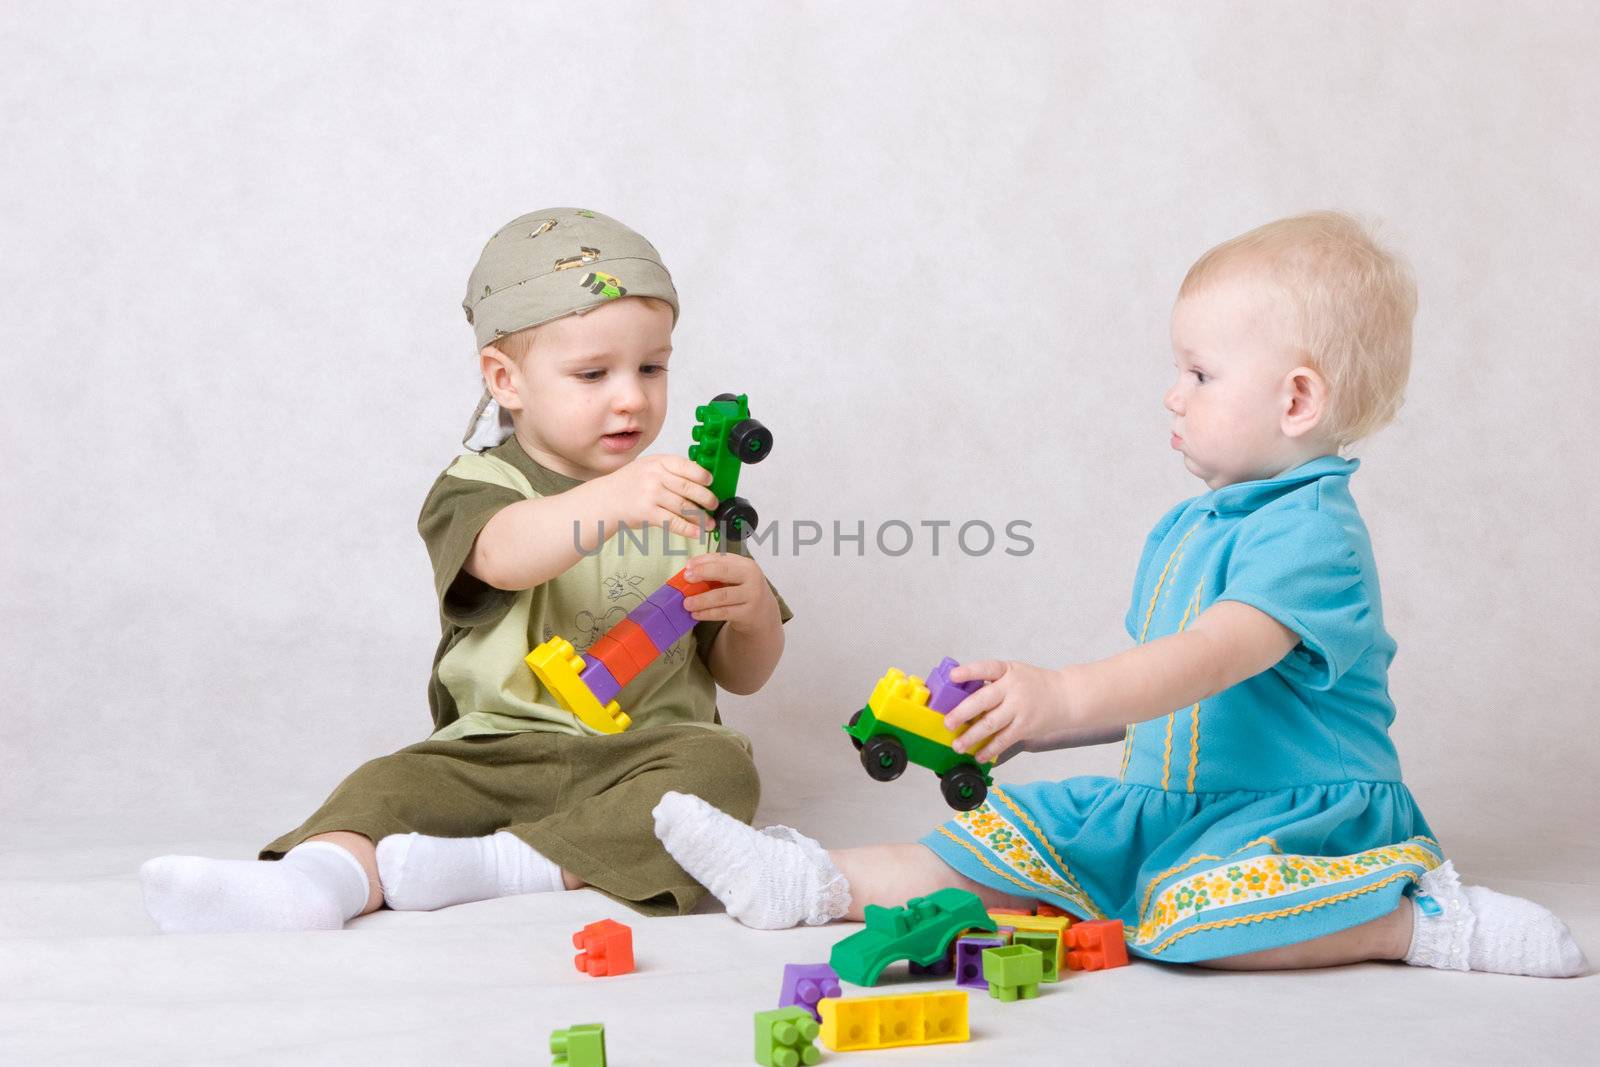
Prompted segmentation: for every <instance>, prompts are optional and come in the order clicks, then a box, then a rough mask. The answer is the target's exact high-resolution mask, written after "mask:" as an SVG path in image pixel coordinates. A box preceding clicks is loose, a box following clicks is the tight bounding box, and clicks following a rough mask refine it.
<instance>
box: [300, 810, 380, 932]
mask: <svg viewBox="0 0 1600 1067" xmlns="http://www.w3.org/2000/svg"><path fill="white" fill-rule="evenodd" d="M306 840H307V841H326V842H328V843H329V844H331V845H338V846H339V847H340V848H342V849H344V850H345V851H346V852H348V853H350V855H352V856H354V857H355V858H356V862H358V863H360V864H361V869H362V870H364V871H366V872H367V903H366V905H365V906H364V907H362V909H361V914H362V915H368V914H371V913H372V912H375V911H377V910H378V909H379V908H381V907H383V884H382V882H381V881H380V880H379V878H378V849H377V846H376V845H374V844H373V842H372V838H370V837H367V836H366V835H365V834H356V833H351V832H350V831H349V830H330V831H329V832H327V833H325V834H317V835H316V836H315V837H308V838H306Z"/></svg>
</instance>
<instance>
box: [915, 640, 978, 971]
mask: <svg viewBox="0 0 1600 1067" xmlns="http://www.w3.org/2000/svg"><path fill="white" fill-rule="evenodd" d="M959 666H961V665H960V664H959V663H957V662H956V661H955V660H953V659H951V658H950V657H949V656H946V657H945V658H944V659H942V660H940V661H939V665H938V666H937V667H935V668H934V669H933V670H931V671H929V672H928V678H927V683H926V684H927V686H928V707H929V708H930V709H932V710H933V711H937V712H941V713H942V712H946V711H949V710H950V709H951V708H953V707H955V706H956V705H957V704H959V703H961V702H962V701H963V700H965V699H967V697H968V695H970V694H972V693H976V692H977V691H978V687H979V686H981V685H982V684H983V683H982V682H980V681H978V680H976V679H974V680H972V681H970V682H961V683H960V684H957V683H955V682H952V681H951V680H950V669H951V668H952V667H959ZM986 988H987V987H986Z"/></svg>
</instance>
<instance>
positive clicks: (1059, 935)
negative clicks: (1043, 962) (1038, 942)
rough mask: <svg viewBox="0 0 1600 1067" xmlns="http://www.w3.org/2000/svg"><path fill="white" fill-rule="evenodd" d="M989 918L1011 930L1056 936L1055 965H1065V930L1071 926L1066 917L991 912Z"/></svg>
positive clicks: (1069, 918)
mask: <svg viewBox="0 0 1600 1067" xmlns="http://www.w3.org/2000/svg"><path fill="white" fill-rule="evenodd" d="M989 918H991V919H993V920H994V921H995V922H996V923H997V924H998V925H1000V926H1009V927H1011V928H1012V929H1013V930H1040V931H1043V932H1044V933H1048V934H1055V935H1056V957H1057V959H1056V965H1057V966H1058V967H1059V966H1062V965H1064V964H1065V963H1066V959H1067V957H1066V951H1067V950H1066V930H1067V928H1068V927H1069V926H1071V925H1072V919H1071V917H1070V916H1067V915H1013V914H1011V913H1009V912H1003V911H991V912H990V913H989Z"/></svg>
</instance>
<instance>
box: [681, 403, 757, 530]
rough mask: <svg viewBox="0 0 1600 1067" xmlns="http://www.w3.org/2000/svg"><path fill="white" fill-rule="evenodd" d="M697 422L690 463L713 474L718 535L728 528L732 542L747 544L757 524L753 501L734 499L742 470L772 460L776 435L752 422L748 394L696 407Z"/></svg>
mask: <svg viewBox="0 0 1600 1067" xmlns="http://www.w3.org/2000/svg"><path fill="white" fill-rule="evenodd" d="M694 417H695V426H694V429H693V430H691V431H690V436H692V437H693V438H694V442H695V443H694V444H692V445H690V446H689V458H690V459H692V460H694V461H695V462H696V463H698V464H700V466H702V467H704V468H705V469H706V470H708V471H710V472H711V485H710V489H711V495H712V496H714V497H716V498H717V501H718V505H717V510H716V511H715V512H713V515H714V516H715V518H716V519H717V522H718V529H719V536H720V531H721V530H722V529H724V528H725V529H726V531H727V534H728V538H729V540H733V541H739V540H743V539H744V535H745V534H746V533H748V532H750V531H751V530H753V529H754V528H755V526H756V523H757V521H758V520H757V516H756V511H755V508H753V507H751V506H750V502H749V501H748V500H745V499H743V498H741V497H739V496H736V495H735V494H736V493H737V491H738V489H739V471H740V469H741V468H742V467H743V465H744V464H746V463H760V462H761V461H762V460H764V459H766V458H767V456H768V454H770V453H771V451H772V431H771V430H769V429H767V428H766V427H765V426H763V425H761V423H759V422H757V421H756V420H755V419H752V418H751V417H750V401H749V398H748V397H747V396H746V395H745V394H744V393H740V394H739V395H737V396H735V395H734V394H732V393H719V394H718V395H717V396H715V397H713V398H712V400H711V403H709V404H701V405H700V406H699V407H697V408H695V409H694Z"/></svg>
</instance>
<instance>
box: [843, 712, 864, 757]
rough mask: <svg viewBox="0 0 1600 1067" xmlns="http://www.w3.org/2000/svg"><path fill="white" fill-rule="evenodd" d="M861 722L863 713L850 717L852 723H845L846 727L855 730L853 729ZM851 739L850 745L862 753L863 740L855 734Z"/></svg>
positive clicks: (851, 735)
mask: <svg viewBox="0 0 1600 1067" xmlns="http://www.w3.org/2000/svg"><path fill="white" fill-rule="evenodd" d="M860 721H861V713H860V712H859V711H858V712H856V713H855V714H854V715H852V716H850V721H849V722H847V723H845V725H846V726H848V727H850V728H851V729H852V730H853V729H855V725H856V723H858V722H860ZM849 737H850V743H851V744H852V745H854V746H856V751H857V752H860V751H861V739H860V738H859V737H856V736H855V735H854V734H850V735H849Z"/></svg>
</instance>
